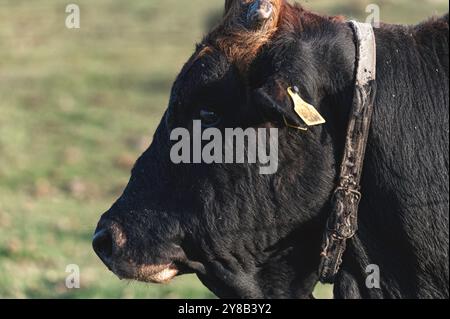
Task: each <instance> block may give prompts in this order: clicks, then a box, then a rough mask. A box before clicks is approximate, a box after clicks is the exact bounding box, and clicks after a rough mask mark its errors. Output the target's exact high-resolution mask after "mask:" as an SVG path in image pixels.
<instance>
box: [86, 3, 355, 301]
mask: <svg viewBox="0 0 450 319" xmlns="http://www.w3.org/2000/svg"><path fill="white" fill-rule="evenodd" d="M281 3H282V4H283V7H282V6H281ZM269 4H270V6H269ZM258 6H261V8H263V9H264V10H267V12H268V13H270V14H274V13H275V14H277V15H278V16H277V17H276V18H273V19H274V21H278V22H277V24H276V25H273V26H272V27H271V28H267V29H264V27H263V26H262V24H261V23H259V24H258V26H259V28H263V29H264V30H263V31H261V30H260V31H257V32H255V30H254V29H252V30H249V29H246V28H249V27H248V26H247V27H245V28H244V29H242V25H240V24H238V25H237V26H236V25H233V24H231V23H230V21H229V20H228V19H234V18H235V17H236V16H242V17H246V18H245V19H247V17H249V19H250V20H251V21H253V19H254V17H255V15H256V16H258V14H260V13H257V12H258V11H257V10H256V11H255V8H259V7H258ZM243 8H245V10H244V12H243V11H242V10H243ZM270 8H271V9H270ZM226 10H227V13H226V15H225V20H224V22H223V23H222V24H221V25H220V26H219V27H217V28H216V29H215V30H214V31H213V32H211V33H210V34H209V35H208V36H207V37H206V38H205V39H204V41H203V42H202V44H200V45H199V46H198V47H197V50H196V52H195V53H194V55H193V56H192V57H191V59H190V60H189V61H188V62H187V63H186V65H185V66H184V68H183V69H182V71H181V73H180V74H179V76H178V78H177V80H176V81H175V83H174V85H173V88H172V94H171V99H170V102H169V106H168V109H167V111H166V113H165V115H164V116H163V119H162V121H161V123H160V125H159V127H158V129H157V131H156V133H155V135H154V140H153V142H152V144H151V146H150V147H149V149H148V150H147V151H146V152H145V153H144V154H143V155H142V156H141V157H140V158H139V159H138V160H137V162H136V164H135V166H134V168H133V170H132V175H131V179H130V181H129V183H128V185H127V187H126V189H125V190H124V192H123V194H122V196H121V197H120V198H119V199H118V200H117V202H116V203H115V204H114V205H113V206H112V207H111V209H110V210H109V211H108V212H106V213H105V214H104V215H103V216H102V218H101V220H100V222H99V224H98V227H97V230H96V233H95V236H94V242H93V245H94V249H95V251H96V252H97V254H98V255H99V256H100V258H101V259H102V260H103V261H104V263H105V264H106V265H107V266H108V267H109V269H111V270H112V271H113V272H114V273H116V274H117V275H118V276H119V277H122V278H130V279H137V280H141V281H145V282H156V283H161V282H166V281H169V280H170V279H172V278H173V277H174V276H175V275H180V274H184V273H196V274H197V275H198V277H199V278H200V280H201V281H202V282H203V283H204V284H205V285H206V286H207V287H208V288H210V289H211V290H212V291H213V292H214V293H216V294H217V295H218V296H220V297H245V298H262V297H276V298H281V297H285V298H289V297H300V298H309V297H310V296H311V293H312V290H313V288H314V286H315V284H316V282H317V274H316V271H317V267H318V263H319V254H320V243H321V238H322V233H323V229H324V227H325V220H326V217H327V209H328V202H329V199H330V196H331V194H332V190H333V187H334V182H335V178H336V175H337V172H336V170H337V169H336V167H337V162H338V161H337V156H336V155H338V154H339V151H340V150H339V142H337V140H338V139H339V137H340V135H339V134H337V132H338V131H339V130H340V129H341V127H340V125H341V124H342V123H341V120H340V117H339V116H337V115H336V114H337V113H339V106H341V107H344V106H343V105H345V104H346V103H347V101H346V99H348V98H349V97H348V95H347V94H346V93H347V86H350V82H351V79H352V77H353V69H352V64H353V60H352V59H353V58H354V52H353V51H352V52H347V51H348V50H350V49H349V48H352V49H351V50H354V48H353V46H352V37H351V31H350V30H348V31H347V30H346V29H345V28H344V27H343V26H340V25H339V24H338V23H336V22H333V21H329V19H327V18H322V17H318V16H314V15H311V14H309V13H305V12H304V11H303V10H302V9H301V8H300V7H297V6H291V5H288V4H286V3H284V1H233V0H230V1H227V2H226ZM233 10H236V12H233ZM282 12H284V13H282ZM261 16H264V14H262V15H261ZM227 17H228V18H227ZM302 21H303V22H304V21H308V22H310V23H311V30H307V29H308V27H305V26H304V24H303V23H302ZM296 28H299V29H298V30H297V29H296ZM314 28H317V29H316V30H314ZM236 30H237V31H236ZM267 30H269V31H267ZM339 30H340V31H342V30H343V31H342V34H340V33H339V32H340V31H339ZM298 31H300V33H298ZM246 32H247V33H246ZM315 32H319V33H318V34H316V35H315ZM326 32H329V33H331V36H332V37H335V36H338V37H341V38H342V39H341V40H342V41H341V42H339V41H336V40H334V41H328V40H329V39H327V37H328V35H325V34H326ZM255 34H256V36H258V35H259V36H261V37H262V39H259V38H255ZM302 34H303V35H302ZM339 34H340V35H339ZM236 37H240V39H245V40H249V41H250V42H249V43H247V44H248V45H247V46H245V45H243V44H242V43H240V44H239V46H238V47H233V44H232V43H234V42H233V39H235V38H236ZM324 37H325V38H324ZM252 39H253V40H252ZM256 40H257V41H256ZM255 41H256V42H255ZM225 44H229V45H230V46H231V47H233V48H234V49H233V50H230V46H226V45H225ZM314 45H316V47H315V46H314ZM246 47H247V49H246V50H247V51H245V48H246ZM324 49H326V50H329V51H326V52H324V51H320V50H324ZM245 52H248V53H249V55H250V56H252V58H251V60H249V59H247V58H242V56H243V54H244V53H245ZM352 54H353V56H352ZM327 55H333V57H332V58H333V59H332V61H334V62H333V63H332V64H327V63H326V61H325V60H326V59H327ZM330 60H331V57H330ZM342 70H345V72H344V71H342ZM338 71H339V72H338ZM294 85H297V86H298V87H299V90H300V93H301V94H302V95H303V98H304V99H306V100H308V101H309V102H310V103H312V104H314V105H315V106H316V107H317V108H318V110H319V112H321V113H322V115H323V116H324V117H326V118H327V121H328V122H327V124H326V125H323V126H318V127H314V128H311V129H310V130H309V131H307V132H304V131H299V130H295V129H292V128H289V127H286V125H285V123H284V121H283V118H285V119H287V120H289V121H291V122H292V123H299V122H300V119H299V118H298V117H297V116H296V115H295V113H293V111H292V109H293V105H292V101H291V100H290V99H289V97H288V94H287V91H286V90H287V88H288V87H289V86H294ZM339 103H340V104H342V105H337V104H339ZM196 119H199V120H201V121H202V124H203V130H205V129H206V128H210V127H215V128H217V129H218V130H219V131H220V132H225V131H226V129H227V128H243V129H247V128H250V129H251V130H252V129H256V128H277V129H278V170H277V172H276V173H275V174H261V172H260V167H259V166H258V165H256V164H251V163H243V164H220V163H213V164H206V163H196V164H183V163H181V164H176V163H174V162H173V160H172V159H171V150H172V147H173V146H174V143H175V142H174V141H172V140H171V132H173V130H174V129H175V128H185V129H186V130H187V131H188V132H193V130H194V128H193V126H194V124H193V120H196Z"/></svg>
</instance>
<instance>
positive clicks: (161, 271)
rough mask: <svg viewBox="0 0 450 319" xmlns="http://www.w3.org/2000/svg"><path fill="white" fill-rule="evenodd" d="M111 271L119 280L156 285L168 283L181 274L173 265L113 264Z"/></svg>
mask: <svg viewBox="0 0 450 319" xmlns="http://www.w3.org/2000/svg"><path fill="white" fill-rule="evenodd" d="M110 270H111V271H112V272H113V273H115V274H116V275H117V276H118V277H119V279H129V280H137V281H141V282H146V283H154V284H165V283H168V282H170V281H171V280H172V279H173V278H174V277H176V276H177V275H178V274H180V271H179V269H178V268H177V267H176V266H175V265H174V264H172V263H171V264H166V265H136V264H133V263H126V264H120V265H117V264H113V265H111V268H110Z"/></svg>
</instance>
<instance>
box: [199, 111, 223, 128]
mask: <svg viewBox="0 0 450 319" xmlns="http://www.w3.org/2000/svg"><path fill="white" fill-rule="evenodd" d="M200 119H201V121H202V126H203V127H205V128H208V127H214V126H216V125H218V124H219V123H220V116H219V115H218V114H217V113H216V112H214V111H211V110H208V109H203V110H200Z"/></svg>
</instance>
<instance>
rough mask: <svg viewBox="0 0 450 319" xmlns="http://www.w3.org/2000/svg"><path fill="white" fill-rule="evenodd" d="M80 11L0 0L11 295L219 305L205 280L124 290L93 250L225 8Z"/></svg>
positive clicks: (419, 12)
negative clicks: (181, 77)
mask: <svg viewBox="0 0 450 319" xmlns="http://www.w3.org/2000/svg"><path fill="white" fill-rule="evenodd" d="M75 2H76V3H77V4H79V5H80V7H81V29H80V30H68V29H66V28H65V27H64V21H65V17H66V15H65V12H64V9H65V5H66V3H67V1H60V0H40V1H29V0H0V297H6V298H101V297H105V298H180V297H189V298H203V297H205V298H209V297H213V295H212V294H211V293H210V292H209V291H208V290H207V289H206V288H204V287H203V286H202V285H201V284H200V283H199V282H198V280H197V279H196V278H195V277H194V276H186V277H181V278H178V279H176V280H175V281H174V282H173V283H171V284H169V285H166V286H155V285H144V284H139V283H135V282H121V281H119V280H118V279H117V278H116V277H115V276H114V275H113V274H111V273H109V272H108V271H107V270H106V268H105V267H104V266H103V265H102V264H101V262H100V261H99V260H98V258H96V256H95V255H94V253H93V252H92V249H91V246H90V241H91V235H92V232H93V230H94V227H95V224H96V222H97V220H98V218H99V216H100V214H101V213H102V212H103V211H105V210H107V209H108V207H109V205H110V204H111V203H112V202H113V201H114V199H115V198H116V197H117V196H118V195H119V194H120V192H121V190H122V188H123V187H124V185H125V183H126V182H127V180H128V177H129V171H130V168H131V166H132V164H133V162H134V160H135V159H136V158H137V157H138V155H139V154H140V153H141V152H142V151H143V150H144V149H145V148H146V147H147V146H148V145H149V143H150V141H151V138H152V133H153V131H154V129H155V126H156V125H157V123H158V122H159V119H160V117H161V115H162V112H163V110H164V108H165V106H166V104H167V100H168V95H169V90H170V86H171V82H172V81H173V79H174V78H175V76H176V74H177V72H178V71H179V69H180V68H181V66H182V64H183V63H184V61H185V60H186V59H187V58H188V57H189V55H190V54H191V52H192V50H193V47H194V43H195V42H196V41H199V40H200V39H201V36H202V34H203V33H204V31H205V25H206V24H207V23H208V21H209V20H210V18H209V17H211V16H212V15H214V14H215V13H216V12H218V10H220V8H221V7H222V2H223V1H211V0H190V1H179V0H160V1H157V0H134V1H120V0H96V1H91V0H77V1H75ZM310 2H311V3H308V1H303V3H304V4H305V5H306V6H308V7H310V6H313V5H314V8H315V9H317V10H318V11H320V12H325V13H331V14H345V13H350V15H355V16H358V17H360V18H361V17H362V16H363V14H361V12H362V13H364V8H365V6H364V5H361V4H360V3H369V1H362V0H361V1H356V0H349V1H339V4H337V3H338V2H337V1H331V0H314V1H313V0H311V1H310ZM379 3H380V4H381V9H382V12H381V14H382V18H383V19H384V20H385V21H390V22H400V23H412V22H417V21H419V20H420V19H422V18H424V17H426V16H429V15H431V14H432V13H433V12H434V11H435V10H438V11H439V12H443V11H447V10H448V3H447V2H446V1H440V0H434V1H432V0H429V1H423V0H417V1H411V0H399V1H388V0H383V1H379ZM68 264H78V265H79V266H80V269H81V289H74V290H69V289H67V288H66V287H65V285H64V283H65V277H66V275H67V274H66V273H65V268H66V265H68ZM317 296H319V297H322V298H329V297H330V296H331V295H330V289H329V288H327V287H319V289H318V291H317Z"/></svg>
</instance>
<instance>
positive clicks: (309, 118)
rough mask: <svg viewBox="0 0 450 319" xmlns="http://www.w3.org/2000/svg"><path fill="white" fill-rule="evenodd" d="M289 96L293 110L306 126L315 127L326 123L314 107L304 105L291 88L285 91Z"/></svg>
mask: <svg viewBox="0 0 450 319" xmlns="http://www.w3.org/2000/svg"><path fill="white" fill-rule="evenodd" d="M287 91H288V93H289V95H290V96H291V98H292V101H293V102H294V110H295V112H296V113H297V114H298V116H300V118H301V119H302V120H303V122H305V124H306V125H308V126H315V125H320V124H324V123H326V121H325V119H324V118H323V117H322V115H320V113H319V112H318V111H317V110H316V108H315V107H314V106H312V105H311V104H308V103H306V102H305V101H304V100H303V99H302V98H301V97H300V95H298V93H297V92H295V91H294V90H293V89H292V87H289V88H288V89H287Z"/></svg>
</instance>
